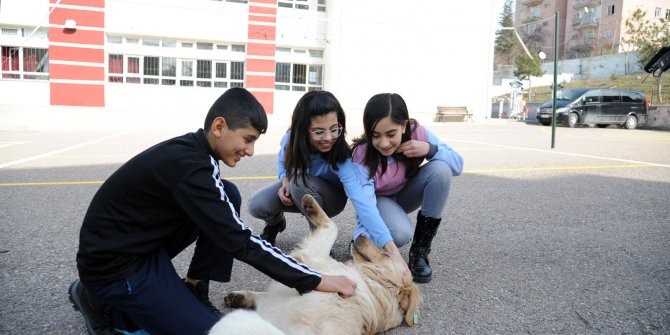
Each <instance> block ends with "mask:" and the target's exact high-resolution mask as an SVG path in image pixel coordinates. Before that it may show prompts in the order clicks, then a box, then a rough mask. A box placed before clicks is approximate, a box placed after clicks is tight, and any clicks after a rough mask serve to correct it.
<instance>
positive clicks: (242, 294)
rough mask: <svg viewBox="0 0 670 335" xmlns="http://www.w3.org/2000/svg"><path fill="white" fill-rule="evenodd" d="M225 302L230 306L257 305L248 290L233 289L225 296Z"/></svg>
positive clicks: (225, 304)
mask: <svg viewBox="0 0 670 335" xmlns="http://www.w3.org/2000/svg"><path fill="white" fill-rule="evenodd" d="M223 304H224V306H226V307H228V308H246V309H253V308H255V307H256V300H255V299H253V294H250V293H249V292H247V291H231V292H228V294H226V296H225V297H223Z"/></svg>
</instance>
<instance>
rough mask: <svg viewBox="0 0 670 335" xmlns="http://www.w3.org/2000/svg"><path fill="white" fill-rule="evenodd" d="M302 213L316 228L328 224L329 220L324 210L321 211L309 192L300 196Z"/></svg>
mask: <svg viewBox="0 0 670 335" xmlns="http://www.w3.org/2000/svg"><path fill="white" fill-rule="evenodd" d="M302 213H303V214H304V215H305V218H306V219H307V221H309V223H310V224H311V225H312V226H314V227H316V228H319V227H324V226H328V223H329V222H330V219H329V218H328V215H326V212H324V211H323V209H322V208H321V206H320V205H319V203H318V202H317V201H316V199H314V197H313V196H311V195H309V194H305V195H304V196H303V197H302Z"/></svg>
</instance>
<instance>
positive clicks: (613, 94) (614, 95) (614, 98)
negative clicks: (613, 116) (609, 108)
mask: <svg viewBox="0 0 670 335" xmlns="http://www.w3.org/2000/svg"><path fill="white" fill-rule="evenodd" d="M602 95H603V102H621V96H619V91H615V90H602Z"/></svg>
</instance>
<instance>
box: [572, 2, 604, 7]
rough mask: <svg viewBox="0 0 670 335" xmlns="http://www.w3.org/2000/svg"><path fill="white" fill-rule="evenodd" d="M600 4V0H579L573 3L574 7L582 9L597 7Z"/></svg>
mask: <svg viewBox="0 0 670 335" xmlns="http://www.w3.org/2000/svg"><path fill="white" fill-rule="evenodd" d="M598 5H600V0H577V1H575V3H574V4H573V5H572V8H574V9H580V8H582V7H595V6H598Z"/></svg>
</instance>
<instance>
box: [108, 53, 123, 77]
mask: <svg viewBox="0 0 670 335" xmlns="http://www.w3.org/2000/svg"><path fill="white" fill-rule="evenodd" d="M107 66H108V68H107V73H108V74H109V77H108V80H109V82H110V83H122V82H123V55H112V54H110V55H109V61H108V64H107Z"/></svg>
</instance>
